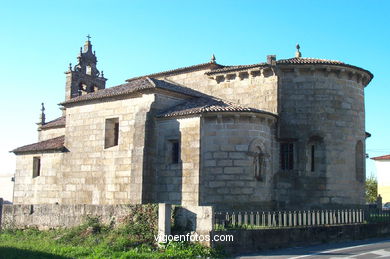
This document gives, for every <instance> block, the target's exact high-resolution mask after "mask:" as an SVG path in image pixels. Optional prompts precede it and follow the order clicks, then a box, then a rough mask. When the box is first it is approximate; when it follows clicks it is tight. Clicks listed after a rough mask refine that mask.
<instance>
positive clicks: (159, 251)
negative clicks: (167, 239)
mask: <svg viewBox="0 0 390 259" xmlns="http://www.w3.org/2000/svg"><path fill="white" fill-rule="evenodd" d="M154 232H155V231H154V230H150V228H148V226H147V225H145V224H132V223H131V222H130V223H129V224H123V225H122V226H119V227H115V228H113V227H111V226H104V225H101V224H100V223H99V222H98V221H97V220H96V219H89V221H88V222H86V223H85V224H83V225H81V226H79V227H75V228H71V229H61V230H48V231H39V230H36V229H25V230H3V231H1V232H0V258H7V259H9V258H18V259H19V258H58V259H61V258H195V257H198V258H206V257H211V258H218V257H221V254H219V253H218V252H217V251H215V250H213V249H210V248H206V247H204V246H201V245H199V244H189V243H180V242H172V243H169V244H168V245H166V246H165V247H157V246H156V245H155V244H154Z"/></svg>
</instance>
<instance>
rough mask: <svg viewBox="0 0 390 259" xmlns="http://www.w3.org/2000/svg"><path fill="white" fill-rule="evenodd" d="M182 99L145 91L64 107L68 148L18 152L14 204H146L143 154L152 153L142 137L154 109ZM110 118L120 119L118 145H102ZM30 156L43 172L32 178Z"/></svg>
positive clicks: (31, 160) (145, 155) (149, 183)
mask: <svg viewBox="0 0 390 259" xmlns="http://www.w3.org/2000/svg"><path fill="white" fill-rule="evenodd" d="M182 101H183V99H182V98H178V97H168V96H162V95H159V94H145V95H142V96H141V95H139V96H138V97H133V98H127V99H111V100H108V101H99V102H97V103H89V104H84V105H78V106H73V107H67V109H66V122H67V123H66V129H65V135H66V137H65V147H66V148H67V149H68V150H69V151H68V152H64V153H44V154H34V155H18V156H17V170H16V177H15V178H16V182H15V204H43V203H56V202H58V203H60V204H138V203H142V202H144V199H143V198H144V197H143V191H144V193H145V192H151V193H153V186H151V184H153V181H152V182H147V183H146V182H145V179H144V175H147V176H149V175H151V178H153V177H154V176H153V174H150V171H152V170H153V168H146V169H145V163H146V162H147V161H146V160H145V157H147V156H151V155H153V154H152V153H150V144H148V143H149V142H148V141H147V139H146V136H147V135H146V134H148V132H150V129H149V131H148V130H147V128H148V125H152V124H150V123H149V122H148V120H151V119H153V111H156V110H158V109H159V108H160V109H166V108H167V107H169V106H172V105H174V104H176V103H178V102H182ZM151 113H152V114H151ZM112 118H118V121H119V143H118V145H117V146H112V147H109V148H105V145H104V142H105V125H106V123H105V122H106V119H112ZM152 131H153V129H152ZM149 135H150V134H149ZM145 147H147V148H148V149H147V148H145ZM152 149H153V148H152ZM34 156H41V176H38V177H35V178H32V167H33V157H34ZM145 170H149V171H148V172H144V171H145ZM144 185H145V186H144ZM143 188H150V189H148V190H146V191H145V190H143Z"/></svg>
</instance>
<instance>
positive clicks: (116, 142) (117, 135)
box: [114, 122, 119, 146]
mask: <svg viewBox="0 0 390 259" xmlns="http://www.w3.org/2000/svg"><path fill="white" fill-rule="evenodd" d="M118 143H119V122H115V126H114V146H117V145H118Z"/></svg>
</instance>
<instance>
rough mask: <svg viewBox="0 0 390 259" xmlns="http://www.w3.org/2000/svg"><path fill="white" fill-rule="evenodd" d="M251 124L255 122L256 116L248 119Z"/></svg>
mask: <svg viewBox="0 0 390 259" xmlns="http://www.w3.org/2000/svg"><path fill="white" fill-rule="evenodd" d="M249 121H250V122H251V123H254V122H255V121H256V115H252V116H251V117H250V119H249Z"/></svg>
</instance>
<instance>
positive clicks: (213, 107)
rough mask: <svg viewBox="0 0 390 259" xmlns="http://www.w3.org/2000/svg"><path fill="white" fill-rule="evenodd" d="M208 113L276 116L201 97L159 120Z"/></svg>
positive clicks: (166, 113)
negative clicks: (243, 113)
mask: <svg viewBox="0 0 390 259" xmlns="http://www.w3.org/2000/svg"><path fill="white" fill-rule="evenodd" d="M207 112H256V113H263V114H269V115H273V116H276V115H275V114H273V113H270V112H266V111H262V110H259V109H255V108H249V107H244V106H241V105H238V104H234V103H232V102H229V101H224V100H221V99H216V98H209V97H201V98H194V99H191V100H189V101H185V102H183V103H181V104H179V105H176V106H174V107H172V108H170V109H168V110H166V111H164V112H162V113H160V114H158V115H157V117H159V118H168V117H176V116H186V115H194V114H201V113H207Z"/></svg>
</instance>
